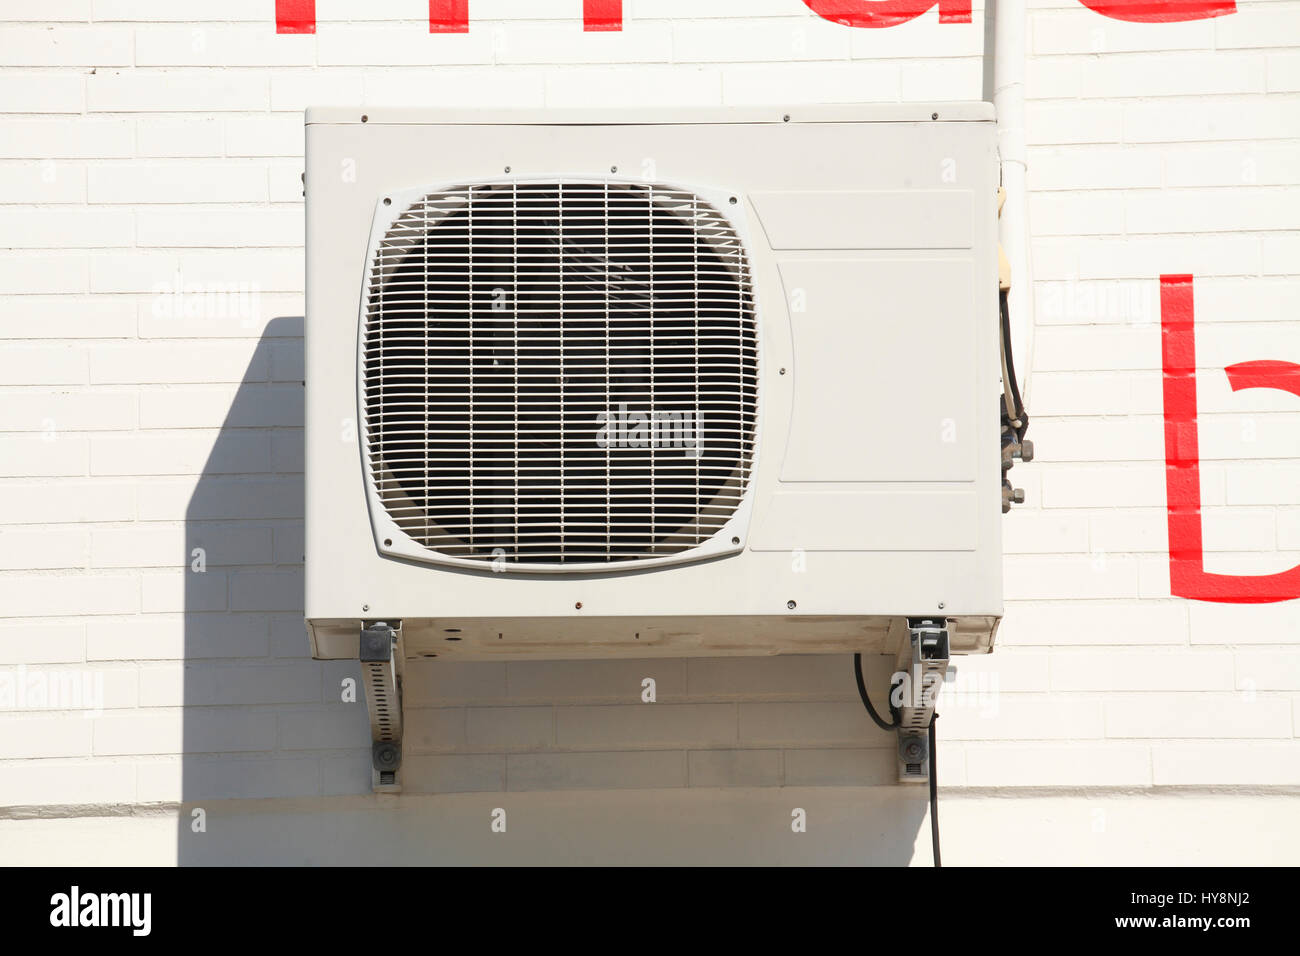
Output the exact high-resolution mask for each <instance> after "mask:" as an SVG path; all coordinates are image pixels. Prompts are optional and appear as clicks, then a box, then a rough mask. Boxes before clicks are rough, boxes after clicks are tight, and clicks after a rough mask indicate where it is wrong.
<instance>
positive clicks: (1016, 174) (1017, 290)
mask: <svg viewBox="0 0 1300 956" xmlns="http://www.w3.org/2000/svg"><path fill="white" fill-rule="evenodd" d="M1028 25H1029V13H1028V4H1027V0H985V8H984V99H985V100H986V101H989V102H991V103H992V104H993V107H994V109H995V110H996V111H997V121H998V153H999V154H1000V157H1001V162H1002V186H1003V188H1005V189H1006V191H1007V199H1006V204H1005V205H1004V206H1003V207H1002V217H1001V219H999V220H998V241H999V242H1000V243H1001V244H1002V250H1003V252H1005V253H1006V256H1007V260H1008V262H1010V264H1011V290H1010V293H1009V295H1008V299H1009V302H1008V305H1009V307H1010V312H1011V355H1012V358H1013V360H1014V364H1015V367H1016V369H1017V371H1018V372H1019V375H1020V397H1021V399H1022V400H1023V402H1024V404H1025V406H1026V407H1028V405H1029V389H1030V375H1031V372H1032V371H1033V365H1034V362H1033V356H1034V287H1033V269H1032V264H1031V254H1030V238H1029V237H1030V233H1029V207H1028V199H1029V194H1028V188H1027V176H1026V173H1027V172H1028V164H1027V160H1026V153H1025V64H1026V52H1027V41H1026V37H1027V35H1028V32H1029V30H1028Z"/></svg>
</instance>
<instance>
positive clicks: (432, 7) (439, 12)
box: [429, 0, 469, 33]
mask: <svg viewBox="0 0 1300 956" xmlns="http://www.w3.org/2000/svg"><path fill="white" fill-rule="evenodd" d="M429 32H430V33H469V0H429Z"/></svg>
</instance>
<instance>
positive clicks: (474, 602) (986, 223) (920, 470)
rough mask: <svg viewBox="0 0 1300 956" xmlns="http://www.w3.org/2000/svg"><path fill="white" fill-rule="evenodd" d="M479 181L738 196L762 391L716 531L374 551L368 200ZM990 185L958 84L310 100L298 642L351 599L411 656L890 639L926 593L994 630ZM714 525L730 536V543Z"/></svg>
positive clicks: (990, 166)
mask: <svg viewBox="0 0 1300 956" xmlns="http://www.w3.org/2000/svg"><path fill="white" fill-rule="evenodd" d="M936 117H937V118H936ZM507 168H508V169H509V170H510V172H509V173H508V174H507V173H505V172H504V171H505V170H506V169H507ZM611 169H616V170H621V171H622V172H621V173H611ZM503 176H504V177H505V178H507V179H517V180H519V181H521V182H523V181H532V180H539V179H552V180H554V179H558V178H563V179H565V180H567V181H575V180H585V181H603V180H607V179H608V180H611V181H628V180H632V181H638V182H653V183H669V184H674V185H678V186H680V187H682V188H684V189H689V190H693V191H695V192H696V193H698V194H701V195H734V196H737V197H739V199H740V204H739V205H740V208H739V209H738V210H737V214H736V216H735V217H734V219H733V221H735V222H736V223H737V225H738V231H739V233H740V234H741V236H742V239H743V240H744V242H745V244H746V246H747V250H746V251H747V254H748V256H749V262H750V267H751V270H752V274H753V277H754V278H753V285H754V292H755V298H756V300H757V303H758V307H757V316H758V322H759V326H760V327H759V335H758V341H759V343H760V348H761V355H760V360H759V387H758V394H759V403H760V404H759V418H758V437H757V450H756V453H755V459H754V472H753V479H752V482H751V487H750V489H749V493H748V496H747V498H746V500H745V504H744V510H745V514H744V516H743V517H744V518H745V519H746V520H745V521H742V522H740V523H739V524H738V525H732V526H729V527H728V531H727V541H726V542H725V543H724V544H723V545H721V546H718V547H717V550H719V551H720V552H721V553H719V554H716V555H714V556H710V557H704V558H702V559H700V560H691V561H684V562H681V561H679V562H676V563H672V564H664V565H661V566H658V567H635V568H630V567H629V568H617V567H616V568H613V569H610V570H602V571H598V572H585V573H575V572H572V571H566V572H564V573H556V574H537V573H531V572H525V571H515V570H509V571H506V572H504V573H493V572H491V571H489V570H485V569H476V568H465V567H447V566H439V565H437V564H429V563H425V562H422V561H418V560H411V559H410V558H409V557H404V556H402V555H400V554H397V553H391V552H393V551H396V550H397V549H389V550H390V553H389V554H384V553H382V552H383V551H384V550H385V549H384V548H383V545H382V537H383V535H378V536H377V532H376V527H375V525H373V524H372V509H371V508H370V507H368V502H367V490H366V485H367V479H366V475H365V471H364V468H363V456H362V451H361V446H360V438H359V437H358V436H359V434H360V428H359V427H358V425H357V423H358V421H359V420H360V415H359V409H358V402H357V380H358V305H359V302H360V301H361V299H362V295H363V287H364V283H365V276H366V269H367V253H368V249H369V246H370V240H371V235H372V229H373V228H374V227H375V225H376V223H375V219H376V209H377V208H383V207H381V206H378V204H379V203H380V202H381V199H382V197H385V196H387V197H400V196H410V195H413V194H415V193H416V192H423V191H426V190H429V189H432V188H436V187H437V186H439V185H440V184H446V183H452V182H457V183H475V182H486V181H494V180H501V179H502V178H503ZM996 189H997V164H996V155H995V136H994V124H993V115H992V109H991V107H989V106H988V105H987V104H980V103H975V104H939V105H924V106H923V105H899V104H888V105H874V106H866V105H864V106H851V107H847V106H846V107H829V106H823V107H791V108H784V109H782V108H774V109H744V110H712V111H653V112H641V113H633V112H622V113H617V114H615V113H604V114H602V113H591V112H587V111H576V112H539V113H529V114H516V113H497V114H493V113H483V112H475V113H472V114H467V113H455V112H446V111H423V110H384V109H370V110H367V111H366V112H365V117H364V120H363V115H362V113H361V111H359V110H354V109H314V110H310V111H308V114H307V173H306V194H307V317H306V343H307V344H306V352H307V359H306V368H307V372H306V390H307V403H306V432H307V435H306V460H307V466H306V468H307V476H306V481H307V495H306V506H307V507H306V524H307V553H306V564H307V571H306V573H307V584H306V617H307V620H308V625H309V630H310V632H311V635H312V646H313V652H314V654H315V655H316V656H317V657H323V658H346V657H355V655H356V635H357V631H358V629H359V627H360V626H361V622H362V621H364V620H374V619H382V620H388V621H393V620H401V621H402V622H403V632H404V640H405V644H406V648H407V653H408V654H410V655H419V654H438V655H439V656H447V657H459V658H475V657H480V658H481V657H516V656H539V657H551V658H564V657H590V656H606V655H608V656H632V657H643V656H653V655H656V654H664V655H672V656H678V655H685V654H736V653H740V654H744V653H759V654H766V653H782V652H804V653H807V652H821V651H825V652H842V651H849V650H864V651H870V650H876V651H885V652H889V651H890V650H891V649H892V648H893V647H894V646H896V644H897V641H898V639H899V629H900V626H901V622H902V618H904V617H906V616H923V615H940V616H944V617H947V618H949V619H951V620H952V621H953V624H952V631H953V635H952V645H953V651H954V652H955V653H963V652H967V653H968V652H972V651H981V650H988V649H989V648H991V646H992V640H993V633H994V631H995V629H996V624H997V621H998V619H999V618H1000V616H1001V613H1002V600H1001V530H1000V529H1001V490H1000V485H1001V472H1000V464H999V462H1000V455H999V440H998V439H999V421H998V408H997V400H998V395H999V393H1000V389H999V377H998V376H999V360H998V331H997V257H996V209H997V203H996ZM400 206H401V203H400V202H394V203H393V207H394V208H398V207H400ZM735 528H739V529H740V530H742V531H743V534H742V535H740V536H741V537H742V543H741V544H740V545H739V546H738V547H728V546H726V545H727V544H729V541H730V538H731V537H732V534H733V529H735ZM715 546H717V545H716V542H715Z"/></svg>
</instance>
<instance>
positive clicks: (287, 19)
mask: <svg viewBox="0 0 1300 956" xmlns="http://www.w3.org/2000/svg"><path fill="white" fill-rule="evenodd" d="M275 32H276V33H315V32H316V0H275Z"/></svg>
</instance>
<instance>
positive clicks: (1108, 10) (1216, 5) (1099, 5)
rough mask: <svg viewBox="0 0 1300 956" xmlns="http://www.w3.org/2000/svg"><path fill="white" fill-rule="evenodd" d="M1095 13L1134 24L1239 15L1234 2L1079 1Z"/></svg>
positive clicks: (1169, 0) (1195, 0)
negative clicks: (1230, 14)
mask: <svg viewBox="0 0 1300 956" xmlns="http://www.w3.org/2000/svg"><path fill="white" fill-rule="evenodd" d="M1079 2H1080V3H1082V4H1083V5H1084V6H1085V7H1087V8H1088V9H1089V10H1091V11H1093V12H1094V13H1100V14H1101V15H1102V16H1103V17H1110V18H1111V19H1112V20H1128V21H1130V22H1133V23H1178V22H1180V21H1182V20H1208V19H1210V17H1222V16H1226V15H1227V14H1229V13H1236V12H1237V4H1236V3H1235V2H1234V0H1079Z"/></svg>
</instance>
